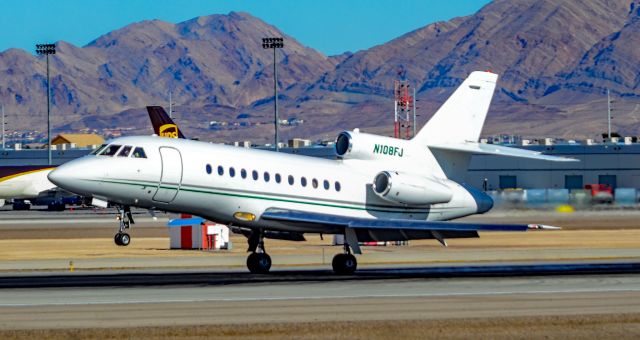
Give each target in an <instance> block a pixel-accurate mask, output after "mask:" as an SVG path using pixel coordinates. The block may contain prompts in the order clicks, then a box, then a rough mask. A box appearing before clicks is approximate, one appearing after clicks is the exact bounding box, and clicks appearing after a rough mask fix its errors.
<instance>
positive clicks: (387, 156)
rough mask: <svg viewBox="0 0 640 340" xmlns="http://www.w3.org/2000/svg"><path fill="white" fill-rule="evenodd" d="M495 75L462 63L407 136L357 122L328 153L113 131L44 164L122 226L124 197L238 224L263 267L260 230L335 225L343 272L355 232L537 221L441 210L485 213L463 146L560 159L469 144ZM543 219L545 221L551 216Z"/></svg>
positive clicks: (472, 233)
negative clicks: (77, 153)
mask: <svg viewBox="0 0 640 340" xmlns="http://www.w3.org/2000/svg"><path fill="white" fill-rule="evenodd" d="M497 78H498V76H497V75H496V74H493V73H489V72H473V73H472V74H471V75H470V76H469V77H468V78H467V79H466V80H465V81H464V82H463V83H462V85H461V86H460V87H459V88H458V89H457V90H456V91H455V92H454V94H453V95H452V96H451V97H450V98H449V99H448V100H447V101H446V102H445V104H444V105H443V106H442V107H441V108H440V109H439V110H438V112H437V113H436V114H435V115H434V117H433V118H432V119H431V120H430V121H429V122H428V123H427V124H426V125H425V126H424V128H422V130H421V131H420V132H419V133H418V134H417V135H416V136H415V138H413V139H412V140H400V139H395V138H389V137H383V136H376V135H371V134H366V133H362V132H359V131H358V130H354V131H349V132H342V133H340V134H339V136H338V138H337V140H336V146H335V151H336V154H337V156H338V159H337V160H327V159H320V158H312V157H307V156H301V155H291V154H284V153H275V152H272V151H264V150H255V149H245V148H238V147H233V146H227V145H218V144H211V143H205V142H200V141H193V140H185V139H172V138H161V137H155V136H149V137H146V136H143V137H123V138H117V139H114V140H112V141H111V142H110V143H109V144H108V145H106V146H105V147H104V148H102V149H101V150H99V151H98V152H97V153H96V154H94V155H88V156H86V157H83V158H81V159H77V160H74V161H71V162H68V163H66V164H64V165H62V166H60V167H58V168H57V169H55V170H54V171H52V172H51V173H50V174H49V179H50V180H51V181H52V182H53V183H55V184H56V185H58V186H60V187H62V188H64V189H66V190H69V191H72V192H75V193H78V194H80V195H86V196H92V197H93V198H94V202H96V204H103V205H106V203H107V202H111V203H112V204H116V205H118V206H120V207H121V209H120V219H121V225H120V231H119V233H118V234H117V235H116V237H115V240H116V243H119V244H125V243H126V244H128V243H129V240H130V237H129V235H128V234H126V233H124V230H125V229H126V228H128V226H129V222H131V221H130V217H131V215H130V213H128V212H129V207H131V206H136V207H142V208H149V209H160V210H166V211H172V212H184V213H190V214H193V215H197V216H202V217H203V218H206V219H209V220H211V221H216V222H218V223H225V224H229V225H231V226H233V227H235V228H237V229H240V230H242V231H243V233H244V234H245V235H246V236H247V238H248V243H249V249H248V251H249V252H251V254H250V255H249V257H248V259H247V267H248V268H249V270H250V271H251V272H254V273H266V272H268V271H269V269H270V267H271V258H270V257H269V255H268V254H267V252H266V250H265V246H264V242H263V239H264V238H270V237H273V238H282V239H291V240H303V239H304V238H303V236H302V235H303V234H304V233H321V234H341V235H344V238H345V241H346V242H345V246H344V252H343V253H342V254H338V255H336V256H335V257H334V259H333V269H334V271H335V272H337V273H342V274H346V273H353V272H354V271H355V270H356V266H357V262H356V258H355V256H353V255H352V252H353V253H355V254H360V253H361V250H360V247H359V242H368V241H396V240H412V239H436V240H438V241H439V242H440V243H442V244H443V245H446V239H448V238H470V237H478V232H479V231H525V230H527V229H545V228H546V227H547V226H542V225H493V224H475V223H455V222H444V221H447V220H451V219H455V218H459V217H463V216H468V215H472V214H477V213H484V212H486V211H488V210H489V209H491V207H492V205H493V201H492V199H491V198H490V197H489V196H488V195H486V194H485V193H483V192H481V191H479V190H477V189H474V188H472V187H470V186H468V185H465V184H462V183H461V181H460V179H461V178H462V176H463V175H464V173H465V171H466V170H467V166H468V162H469V159H470V157H471V154H478V153H483V154H499V155H504V156H513V157H525V158H533V159H541V160H550V161H571V159H566V158H559V157H552V156H546V155H542V154H540V153H538V152H531V151H526V150H521V149H512V148H507V147H502V146H496V145H486V144H479V143H477V140H478V138H479V136H480V132H481V129H482V125H483V123H484V120H485V117H486V114H487V111H488V108H489V104H490V101H491V98H492V96H493V92H494V88H495V86H496V81H497ZM550 228H552V227H550Z"/></svg>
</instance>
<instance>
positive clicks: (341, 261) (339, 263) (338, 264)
mask: <svg viewBox="0 0 640 340" xmlns="http://www.w3.org/2000/svg"><path fill="white" fill-rule="evenodd" d="M331 265H332V266H333V271H334V272H335V273H336V274H340V275H351V274H353V273H354V272H355V271H356V268H357V267H358V261H356V257H355V256H353V255H351V254H337V255H336V256H334V257H333V261H331Z"/></svg>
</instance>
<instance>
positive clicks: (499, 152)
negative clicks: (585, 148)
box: [429, 142, 579, 162]
mask: <svg viewBox="0 0 640 340" xmlns="http://www.w3.org/2000/svg"><path fill="white" fill-rule="evenodd" d="M429 148H430V149H438V150H445V151H457V152H466V153H474V154H485V155H495V156H507V157H518V158H529V159H538V160H543V161H552V162H579V160H577V159H574V158H567V157H558V156H549V155H544V154H542V152H538V151H531V150H524V149H519V148H513V147H508V146H502V145H496V144H484V143H475V142H465V143H452V144H446V143H444V144H433V145H431V144H430V145H429Z"/></svg>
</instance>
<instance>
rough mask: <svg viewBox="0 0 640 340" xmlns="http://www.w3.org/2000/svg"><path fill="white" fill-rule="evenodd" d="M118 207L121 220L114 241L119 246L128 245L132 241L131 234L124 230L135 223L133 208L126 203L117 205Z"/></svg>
mask: <svg viewBox="0 0 640 340" xmlns="http://www.w3.org/2000/svg"><path fill="white" fill-rule="evenodd" d="M116 209H117V210H118V217H117V218H118V220H119V221H120V227H119V228H118V233H117V234H116V235H115V236H114V237H113V241H114V242H115V243H116V244H117V245H119V246H128V245H129V243H131V236H129V234H127V233H125V232H124V231H125V230H126V229H129V227H130V226H131V224H134V223H135V221H134V220H133V216H132V215H131V208H130V207H129V206H128V205H125V206H116Z"/></svg>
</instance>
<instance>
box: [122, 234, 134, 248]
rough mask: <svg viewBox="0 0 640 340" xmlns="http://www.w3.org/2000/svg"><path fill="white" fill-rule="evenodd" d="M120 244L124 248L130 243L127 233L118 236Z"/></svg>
mask: <svg viewBox="0 0 640 340" xmlns="http://www.w3.org/2000/svg"><path fill="white" fill-rule="evenodd" d="M120 243H121V245H123V246H125V247H126V246H128V245H129V243H131V236H129V234H127V233H122V234H121V235H120Z"/></svg>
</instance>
